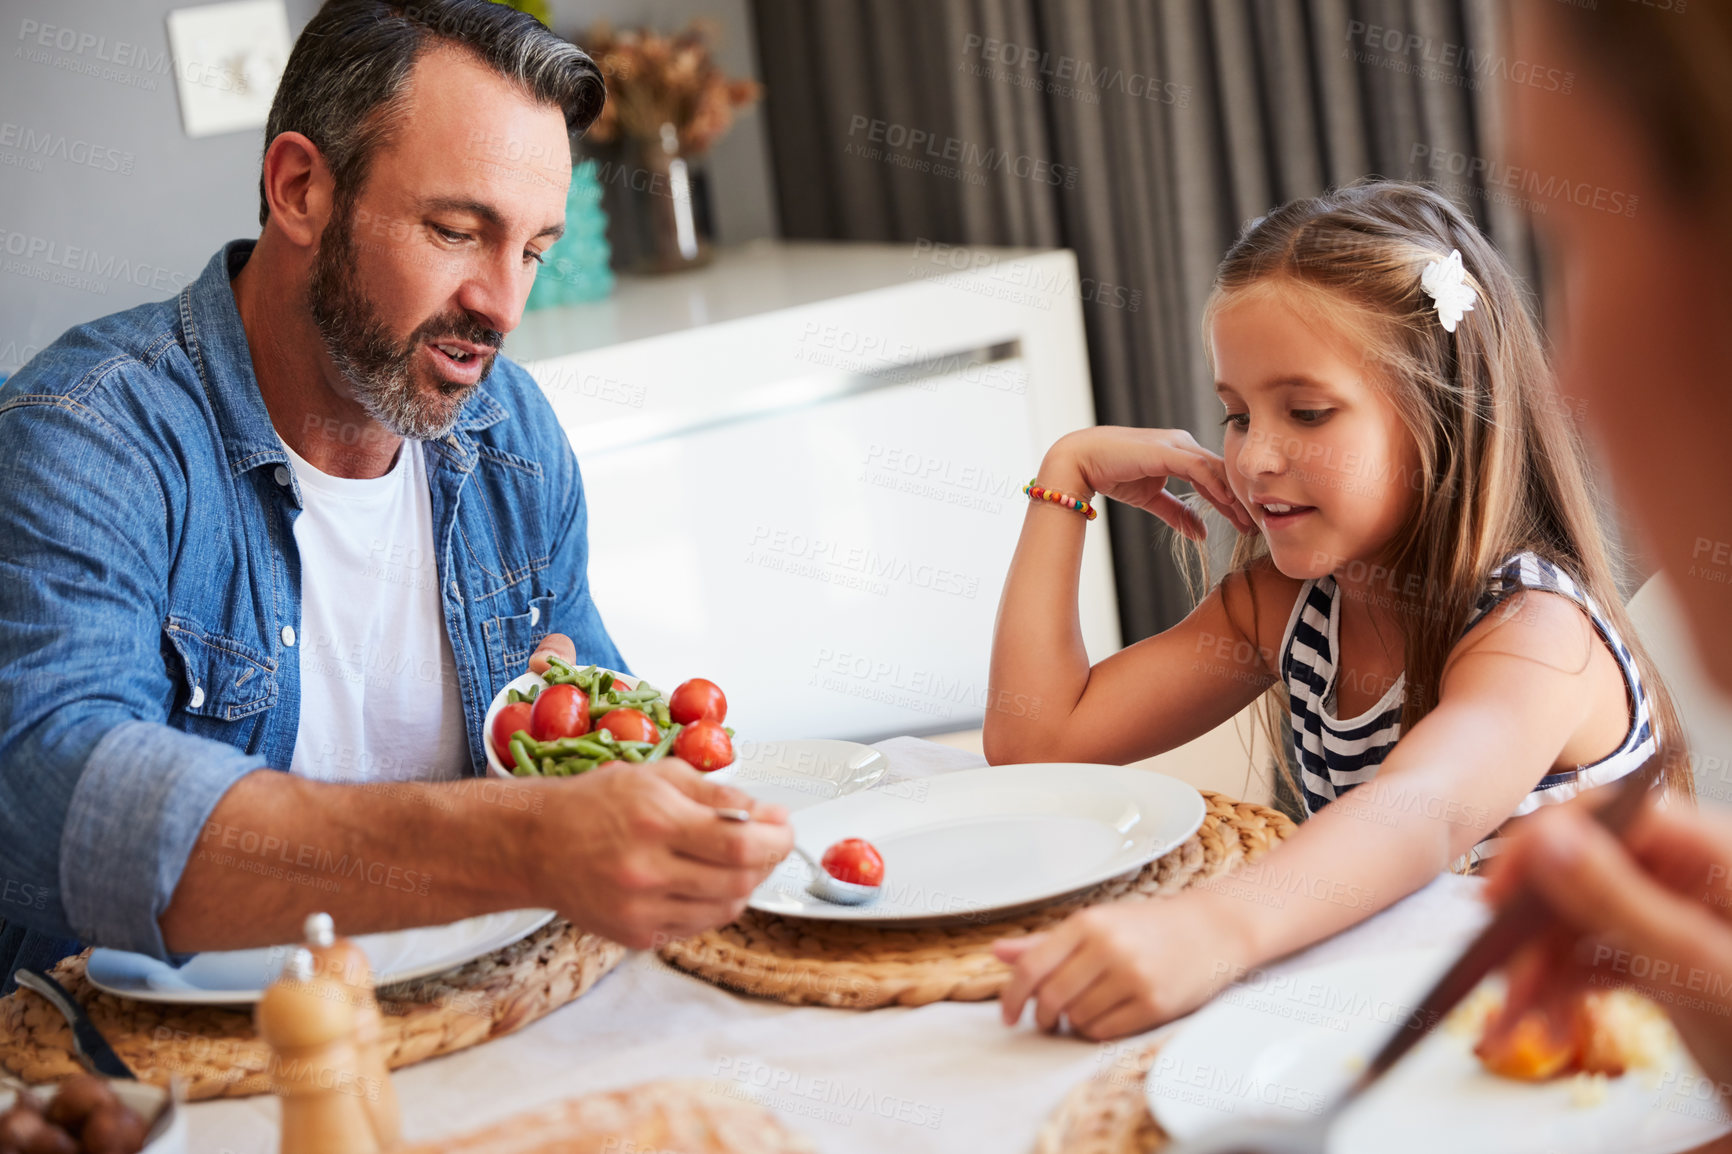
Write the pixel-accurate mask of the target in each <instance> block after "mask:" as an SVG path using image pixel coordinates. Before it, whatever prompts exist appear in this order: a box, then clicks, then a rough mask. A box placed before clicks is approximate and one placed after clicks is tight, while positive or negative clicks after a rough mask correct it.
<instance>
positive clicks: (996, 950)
mask: <svg viewBox="0 0 1732 1154" xmlns="http://www.w3.org/2000/svg"><path fill="white" fill-rule="evenodd" d="M1045 940H1046V935H1045V934H1029V935H1027V936H1026V937H1021V938H999V939H998V940H997V941H996V942H993V943H992V956H993V957H995V958H997V959H998V960H999V961H1001V962H1007V963H1009V964H1010V965H1015V964H1016V960H1017V959H1018V958H1020V957H1022V955H1024V954H1026V953H1027V952H1028V951H1029V950H1031V949H1033V948H1034V947H1035V946H1038V945H1039V944H1040V943H1041V942H1043V941H1045Z"/></svg>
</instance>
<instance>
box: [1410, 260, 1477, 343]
mask: <svg viewBox="0 0 1732 1154" xmlns="http://www.w3.org/2000/svg"><path fill="white" fill-rule="evenodd" d="M1419 287H1420V288H1422V289H1424V290H1425V292H1426V294H1427V295H1428V296H1430V297H1431V299H1432V300H1433V301H1434V302H1436V307H1437V319H1438V322H1439V323H1440V324H1442V325H1443V331H1444V332H1446V333H1453V332H1454V331H1455V326H1456V325H1458V324H1460V323H1461V318H1462V315H1463V314H1465V313H1470V312H1472V311H1473V302H1474V301H1476V300H1478V299H1479V294H1478V293H1476V292H1474V290H1473V286H1472V285H1470V284H1468V283H1467V270H1466V269H1464V268H1462V267H1461V250H1460V249H1459V248H1456V249H1451V250H1450V252H1449V259H1448V260H1434V261H1432V262H1431V263H1430V264H1428V265H1426V266H1425V271H1424V272H1423V273H1421V274H1420V275H1419Z"/></svg>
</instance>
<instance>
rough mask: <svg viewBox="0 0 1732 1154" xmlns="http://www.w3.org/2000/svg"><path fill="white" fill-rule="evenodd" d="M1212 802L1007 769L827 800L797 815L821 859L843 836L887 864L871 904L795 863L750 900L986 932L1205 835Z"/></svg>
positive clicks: (1083, 772) (1150, 778) (1177, 791)
mask: <svg viewBox="0 0 1732 1154" xmlns="http://www.w3.org/2000/svg"><path fill="white" fill-rule="evenodd" d="M1203 814H1204V805H1203V798H1202V795H1201V794H1199V793H1198V792H1197V791H1196V790H1194V789H1192V788H1191V787H1190V786H1188V785H1186V784H1185V783H1184V782H1182V781H1178V780H1176V779H1174V778H1171V777H1167V776H1165V775H1163V774H1159V773H1151V772H1149V771H1148V770H1142V769H1126V768H1124V767H1122V766H1116V765H1080V764H1063V763H1057V764H1048V765H1001V766H993V767H989V768H987V769H969V770H963V771H962V772H960V773H946V774H940V775H938V776H936V777H929V778H917V779H912V780H908V781H901V782H897V783H896V784H894V785H890V786H886V787H883V788H879V789H874V790H869V791H867V792H864V793H856V794H853V795H851V796H848V797H843V798H838V799H837V800H835V801H826V802H823V803H821V804H819V805H815V806H812V807H811V808H809V809H804V810H802V811H800V812H799V813H797V814H795V815H794V818H793V824H794V836H795V838H796V840H797V841H798V842H799V844H800V847H801V848H802V849H804V850H806V851H807V852H808V853H810V854H811V855H812V856H813V857H814V858H819V857H822V856H823V853H824V850H825V849H826V848H827V847H829V846H831V845H833V844H835V843H836V842H838V841H841V840H842V839H843V838H850V837H859V838H865V839H866V840H867V841H869V842H871V843H872V844H873V845H874V846H876V847H877V849H878V852H879V853H880V854H882V855H883V857H884V885H883V889H882V890H881V892H880V893H879V895H878V897H877V898H876V899H875V900H874V901H872V902H871V903H869V904H867V905H859V906H840V905H832V904H831V903H829V902H825V901H821V900H819V899H818V898H815V897H813V896H812V895H811V894H809V893H807V892H806V884H807V882H808V881H809V880H810V875H809V871H808V868H807V866H806V864H805V863H804V862H803V861H801V860H800V858H799V857H798V856H794V855H790V856H789V857H788V859H787V860H786V861H784V862H782V864H781V865H779V866H777V867H776V871H775V872H774V873H772V874H771V875H770V876H769V878H767V879H766V880H765V881H764V883H763V884H762V885H760V886H759V887H758V888H757V890H756V892H754V893H753V894H752V898H751V901H750V903H749V904H750V905H751V907H752V908H753V909H756V910H762V911H764V912H766V913H773V914H784V915H791V916H794V917H805V918H822V919H825V920H829V921H860V922H884V923H905V922H924V923H930V922H935V921H967V920H979V919H981V918H983V917H987V916H994V917H996V916H1000V915H1002V914H1005V913H1009V912H1012V911H1015V910H1018V909H1021V908H1024V907H1029V906H1034V905H1038V904H1040V903H1042V902H1045V901H1050V900H1051V899H1053V898H1057V897H1062V896H1063V895H1065V894H1068V893H1072V892H1074V891H1076V890H1080V889H1084V888H1086V887H1088V886H1091V885H1094V884H1095V883H1096V882H1103V881H1106V880H1107V879H1108V878H1113V877H1117V876H1119V875H1120V874H1124V873H1129V872H1130V871H1132V870H1135V869H1137V868H1139V867H1141V866H1142V865H1144V864H1145V863H1147V862H1149V861H1152V860H1154V859H1155V858H1157V857H1160V856H1161V855H1162V854H1164V853H1166V852H1167V851H1168V850H1170V849H1172V848H1173V847H1174V846H1176V845H1178V844H1179V843H1181V842H1183V841H1184V840H1185V839H1186V838H1188V837H1190V836H1191V834H1193V833H1195V832H1196V830H1197V827H1198V826H1200V825H1202V824H1203Z"/></svg>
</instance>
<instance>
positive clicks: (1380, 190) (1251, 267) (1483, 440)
mask: <svg viewBox="0 0 1732 1154" xmlns="http://www.w3.org/2000/svg"><path fill="white" fill-rule="evenodd" d="M1452 250H1459V251H1460V252H1461V258H1462V264H1463V266H1464V268H1465V269H1466V272H1467V280H1468V283H1469V284H1471V285H1472V286H1473V288H1474V289H1475V290H1476V291H1477V294H1478V299H1477V302H1476V303H1475V305H1474V308H1473V311H1472V312H1469V313H1468V314H1466V316H1465V317H1463V318H1462V319H1461V321H1460V322H1459V323H1458V324H1457V325H1456V328H1455V332H1454V333H1450V332H1447V331H1445V329H1444V327H1443V325H1442V324H1441V323H1439V321H1438V316H1437V312H1436V309H1435V307H1434V302H1433V301H1432V298H1431V297H1430V296H1428V295H1426V294H1425V293H1423V292H1422V291H1421V289H1420V275H1421V273H1422V272H1423V271H1424V269H1425V266H1426V265H1427V264H1428V263H1430V262H1431V261H1434V260H1440V259H1445V258H1447V257H1448V256H1449V254H1450V252H1451V251H1452ZM1268 289H1275V290H1279V291H1281V292H1282V294H1283V299H1284V300H1286V301H1287V302H1288V303H1290V304H1292V305H1293V306H1294V307H1296V308H1298V309H1300V310H1301V311H1302V312H1303V313H1304V314H1305V315H1307V316H1310V317H1314V318H1315V319H1316V320H1317V321H1318V322H1319V323H1320V324H1321V325H1322V326H1325V331H1332V332H1335V333H1338V334H1340V335H1341V336H1343V337H1344V338H1345V339H1346V340H1347V341H1349V342H1351V344H1352V345H1353V346H1354V347H1356V348H1357V349H1359V350H1362V355H1363V356H1364V357H1365V359H1366V362H1367V364H1368V366H1369V368H1370V369H1371V370H1372V371H1371V372H1370V373H1369V374H1368V375H1369V376H1370V377H1371V378H1372V379H1374V380H1377V381H1379V382H1380V383H1382V384H1383V385H1384V387H1385V388H1386V390H1387V396H1388V397H1389V399H1390V400H1391V401H1392V402H1393V403H1394V405H1395V408H1396V410H1397V412H1398V413H1399V414H1400V416H1401V419H1402V421H1403V423H1404V424H1405V425H1406V427H1407V430H1408V432H1409V433H1410V434H1411V435H1412V437H1413V440H1414V443H1415V444H1416V446H1417V447H1418V455H1419V461H1420V468H1419V470H1418V471H1417V473H1416V474H1414V475H1413V476H1411V477H1407V476H1391V477H1388V478H1379V480H1381V481H1383V482H1384V483H1395V484H1408V485H1411V487H1412V489H1413V491H1414V494H1415V497H1416V500H1415V502H1414V506H1413V509H1412V512H1411V514H1410V516H1409V518H1408V520H1407V522H1406V524H1405V526H1404V527H1403V529H1402V530H1401V531H1400V532H1398V534H1397V537H1396V541H1395V545H1394V548H1393V553H1392V559H1391V560H1389V562H1388V563H1387V568H1388V569H1389V570H1390V572H1391V574H1392V575H1399V576H1398V577H1397V578H1395V579H1394V580H1392V582H1391V585H1392V587H1393V588H1392V595H1391V601H1392V602H1393V604H1394V607H1395V608H1396V609H1397V610H1398V613H1399V620H1400V622H1401V633H1402V639H1403V641H1404V643H1405V654H1406V661H1405V667H1406V677H1407V681H1406V699H1405V701H1404V702H1403V704H1402V710H1401V732H1403V733H1408V732H1411V731H1412V729H1413V726H1414V725H1415V724H1416V723H1417V722H1418V721H1419V719H1420V718H1422V717H1424V716H1425V715H1426V714H1427V713H1429V712H1430V711H1431V709H1432V708H1433V707H1434V706H1435V705H1436V704H1437V688H1438V685H1439V684H1440V682H1441V680H1442V677H1443V674H1444V671H1445V666H1446V663H1447V661H1448V659H1449V655H1450V651H1451V650H1453V649H1454V648H1455V645H1456V643H1457V641H1459V640H1460V638H1461V635H1462V632H1463V630H1464V629H1465V628H1466V626H1467V623H1468V619H1469V617H1470V616H1471V614H1472V612H1473V609H1474V606H1475V603H1476V602H1477V600H1478V599H1479V597H1480V596H1481V594H1482V593H1483V592H1484V591H1485V587H1486V581H1487V579H1488V578H1489V576H1490V574H1491V571H1492V570H1493V569H1494V568H1496V567H1497V566H1498V565H1499V564H1500V563H1501V562H1503V561H1504V560H1506V559H1507V558H1508V557H1509V556H1510V555H1511V554H1512V553H1515V552H1517V551H1518V550H1532V551H1533V552H1535V553H1537V554H1539V555H1540V556H1541V557H1544V558H1546V559H1548V560H1549V561H1551V562H1552V563H1554V564H1556V565H1558V566H1560V567H1562V568H1563V569H1564V570H1566V571H1567V572H1568V573H1569V574H1570V575H1571V577H1572V578H1573V579H1574V580H1575V582H1576V583H1577V584H1578V585H1579V586H1580V587H1581V588H1582V589H1583V590H1584V591H1585V592H1587V594H1588V595H1589V596H1590V597H1592V598H1593V600H1594V602H1595V604H1596V605H1597V606H1598V607H1599V609H1600V612H1601V613H1602V614H1603V615H1604V617H1605V619H1606V621H1607V622H1608V623H1609V624H1610V625H1611V626H1612V628H1613V629H1615V630H1616V631H1617V634H1618V636H1619V637H1620V638H1621V639H1622V640H1623V642H1624V644H1625V645H1627V646H1628V647H1629V649H1630V652H1631V653H1632V654H1633V655H1634V656H1635V661H1636V666H1637V670H1638V672H1639V673H1640V676H1641V679H1642V685H1643V688H1644V689H1645V690H1646V692H1647V695H1648V700H1649V705H1650V713H1651V717H1652V719H1653V725H1654V727H1655V731H1656V737H1657V738H1658V739H1659V742H1660V746H1659V748H1660V750H1661V751H1662V753H1663V754H1665V755H1666V756H1665V757H1664V758H1663V760H1662V762H1661V764H1662V765H1663V766H1664V770H1663V773H1664V779H1665V781H1666V784H1667V786H1668V788H1669V790H1670V791H1671V792H1673V793H1674V794H1675V795H1679V796H1684V797H1689V796H1691V795H1692V793H1693V791H1692V788H1691V782H1690V772H1689V767H1688V764H1687V761H1686V759H1685V758H1684V757H1682V756H1680V754H1681V753H1682V750H1683V741H1682V729H1681V727H1680V725H1679V722H1678V716H1677V712H1676V709H1675V707H1674V705H1673V703H1672V699H1671V695H1670V694H1669V693H1668V692H1667V691H1666V687H1665V685H1664V683H1663V682H1662V681H1661V679H1660V676H1659V673H1658V671H1657V670H1656V669H1655V667H1654V663H1653V661H1652V660H1651V659H1650V658H1649V657H1648V655H1647V653H1646V651H1645V650H1644V648H1643V646H1642V644H1641V640H1640V638H1638V637H1637V636H1636V633H1635V630H1634V629H1633V628H1632V626H1631V624H1630V619H1629V617H1628V616H1627V615H1626V614H1625V612H1624V607H1623V600H1622V598H1620V597H1619V595H1618V590H1617V586H1616V583H1615V581H1614V578H1613V561H1612V553H1611V549H1610V547H1609V545H1608V543H1607V539H1606V536H1605V534H1604V532H1603V531H1602V529H1601V526H1600V523H1599V521H1598V519H1597V518H1596V515H1595V510H1596V508H1597V507H1598V505H1599V500H1598V498H1597V497H1596V496H1595V493H1594V489H1593V486H1592V485H1591V483H1590V481H1589V479H1588V474H1587V470H1586V467H1585V455H1584V453H1583V449H1582V445H1581V441H1580V439H1579V437H1578V435H1577V433H1576V429H1575V426H1574V423H1573V422H1572V421H1571V420H1570V418H1569V416H1568V415H1567V413H1566V411H1565V409H1564V408H1563V406H1562V404H1561V403H1560V399H1559V397H1558V394H1557V393H1556V392H1555V391H1554V389H1553V383H1552V379H1551V369H1550V365H1549V364H1548V362H1547V358H1546V354H1545V350H1544V347H1543V345H1542V342H1541V338H1540V333H1539V330H1538V328H1537V326H1536V325H1535V323H1534V321H1533V318H1532V317H1531V316H1530V314H1529V312H1528V309H1527V305H1526V302H1525V300H1524V299H1523V296H1522V292H1521V289H1520V287H1519V286H1518V284H1517V282H1516V278H1515V276H1514V275H1513V274H1512V273H1511V272H1510V270H1509V267H1508V266H1507V265H1506V264H1505V262H1504V260H1503V258H1502V257H1501V256H1500V255H1499V254H1498V252H1497V250H1496V249H1495V248H1493V247H1492V245H1491V243H1490V242H1489V241H1487V240H1486V238H1485V237H1484V236H1483V235H1481V233H1480V232H1479V230H1478V229H1477V228H1475V227H1474V225H1473V223H1472V222H1471V221H1470V220H1469V219H1468V218H1467V216H1466V215H1465V214H1463V213H1462V212H1461V211H1460V210H1459V209H1457V208H1456V207H1455V205H1454V204H1452V203H1451V202H1450V201H1449V200H1448V199H1446V198H1445V197H1444V196H1442V195H1441V194H1439V193H1438V192H1436V191H1435V190H1433V189H1430V188H1427V187H1425V186H1423V185H1418V184H1410V183H1401V182H1382V181H1378V182H1370V183H1361V184H1355V185H1352V186H1349V187H1346V188H1341V189H1336V190H1334V191H1331V192H1328V193H1325V194H1324V195H1322V196H1317V197H1311V198H1306V199H1301V200H1295V201H1292V202H1290V203H1288V204H1285V205H1283V206H1282V207H1280V208H1278V209H1276V210H1275V211H1274V212H1271V213H1270V214H1269V215H1268V216H1265V217H1262V218H1261V219H1259V220H1256V221H1253V222H1252V223H1251V224H1250V226H1249V227H1247V228H1246V230H1245V231H1244V233H1243V234H1242V235H1241V236H1240V237H1239V239H1238V241H1237V242H1236V243H1235V244H1234V245H1233V247H1232V248H1231V249H1230V250H1229V251H1228V252H1227V255H1226V257H1225V258H1224V259H1223V260H1222V261H1221V267H1220V269H1219V271H1218V272H1217V273H1216V276H1215V285H1214V289H1213V291H1212V292H1211V293H1210V296H1209V300H1208V304H1207V305H1206V306H1205V308H1204V313H1203V330H1204V343H1205V346H1207V345H1208V344H1209V341H1208V334H1209V330H1210V326H1211V324H1212V323H1213V321H1214V318H1215V317H1216V316H1217V315H1218V314H1219V312H1220V311H1221V309H1222V308H1223V307H1225V306H1226V304H1227V303H1228V302H1230V301H1233V300H1236V299H1240V297H1241V294H1245V293H1247V292H1253V291H1264V290H1268ZM1267 553H1268V546H1267V543H1266V542H1265V541H1264V539H1263V537H1262V536H1261V535H1260V534H1258V535H1254V536H1243V537H1240V538H1239V540H1238V542H1237V543H1236V545H1235V547H1234V551H1233V558H1232V562H1231V565H1230V569H1231V570H1234V571H1237V570H1239V569H1242V568H1244V567H1246V566H1249V565H1251V564H1254V563H1257V561H1258V559H1259V558H1261V557H1266V556H1267ZM1196 561H1197V562H1198V563H1200V565H1201V573H1200V574H1194V573H1193V571H1192V570H1191V568H1190V567H1189V566H1185V568H1186V572H1187V575H1188V576H1192V577H1195V576H1200V577H1201V578H1202V580H1203V581H1204V582H1206V581H1207V560H1206V557H1205V556H1204V555H1202V554H1201V553H1200V552H1199V553H1198V554H1197V558H1196ZM1263 563H1264V564H1267V563H1268V562H1267V561H1264V562H1263ZM1254 604H1255V602H1254V600H1253V606H1254ZM1253 612H1255V608H1253ZM1276 656H1277V659H1278V657H1279V655H1276ZM1277 672H1279V670H1277ZM1287 708H1288V701H1287V691H1286V686H1285V683H1284V682H1283V681H1281V680H1277V681H1276V683H1275V685H1274V686H1273V687H1272V689H1271V691H1270V692H1269V693H1268V694H1265V695H1264V697H1263V699H1262V701H1261V709H1262V714H1263V724H1264V728H1265V730H1266V732H1267V733H1268V734H1269V737H1270V744H1271V746H1272V747H1273V749H1274V751H1275V757H1276V762H1277V765H1278V766H1279V768H1280V770H1281V774H1282V776H1283V777H1284V778H1285V779H1286V781H1287V784H1288V786H1289V787H1290V788H1294V789H1295V792H1296V793H1297V787H1296V785H1295V783H1294V781H1293V771H1292V768H1291V766H1290V765H1289V764H1288V762H1287V757H1286V752H1285V748H1286V742H1285V740H1284V726H1285V722H1286V718H1287Z"/></svg>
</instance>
